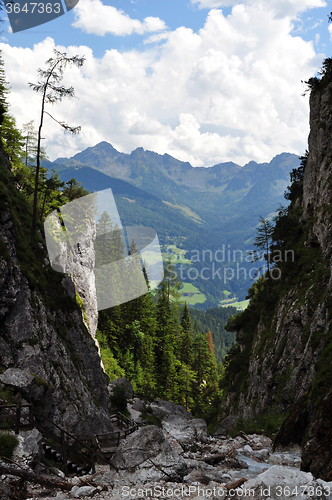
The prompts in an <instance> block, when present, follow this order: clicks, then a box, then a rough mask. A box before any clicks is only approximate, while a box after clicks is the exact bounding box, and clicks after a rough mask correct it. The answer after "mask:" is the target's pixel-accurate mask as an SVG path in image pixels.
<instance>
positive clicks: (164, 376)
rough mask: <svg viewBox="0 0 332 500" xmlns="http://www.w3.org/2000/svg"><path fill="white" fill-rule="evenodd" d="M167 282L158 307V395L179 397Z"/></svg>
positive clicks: (162, 286) (161, 286) (172, 320)
mask: <svg viewBox="0 0 332 500" xmlns="http://www.w3.org/2000/svg"><path fill="white" fill-rule="evenodd" d="M169 297H170V296H169V289H168V285H167V282H165V281H162V283H161V284H160V287H159V290H158V300H157V305H156V319H157V330H156V343H155V345H156V351H155V352H156V363H157V367H158V388H157V390H158V394H159V396H160V397H164V398H171V400H174V398H176V396H177V392H178V390H177V383H176V366H175V364H176V357H175V353H174V350H175V349H174V341H175V317H174V314H173V312H172V308H171V304H170V299H169Z"/></svg>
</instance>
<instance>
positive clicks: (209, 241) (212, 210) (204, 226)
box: [44, 142, 300, 307]
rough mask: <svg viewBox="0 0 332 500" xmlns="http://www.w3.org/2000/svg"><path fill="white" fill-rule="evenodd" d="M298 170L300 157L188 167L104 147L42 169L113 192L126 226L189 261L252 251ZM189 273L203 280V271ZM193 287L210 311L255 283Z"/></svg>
mask: <svg viewBox="0 0 332 500" xmlns="http://www.w3.org/2000/svg"><path fill="white" fill-rule="evenodd" d="M299 165H300V160H299V158H298V156H297V155H294V154H290V153H281V154H280V155H277V156H276V157H275V158H273V160H272V161H271V162H270V163H261V164H258V163H256V162H254V161H251V162H249V163H247V164H246V165H244V166H243V167H241V166H240V165H237V164H236V163H233V162H226V163H220V164H218V165H214V166H213V167H206V168H205V167H192V166H191V165H190V163H188V162H181V161H180V160H177V159H175V158H173V157H171V156H170V155H168V154H164V155H159V154H158V153H154V152H152V151H145V150H144V149H143V148H137V149H136V150H135V151H133V152H132V153H130V154H126V153H120V152H118V151H117V150H116V149H115V148H114V147H113V146H112V145H111V144H109V143H107V142H101V143H99V144H97V145H96V146H94V147H90V148H87V149H86V150H84V151H82V152H81V153H78V154H76V155H75V156H73V157H72V158H58V159H57V160H56V161H55V162H54V163H51V162H44V166H45V167H46V168H54V169H55V170H56V171H58V173H59V175H60V177H61V179H62V180H63V181H66V182H67V181H68V180H69V179H71V178H72V177H75V179H77V180H78V181H79V182H81V183H82V185H83V186H84V187H85V188H86V189H88V190H90V191H100V190H103V189H107V188H111V189H112V192H113V195H114V197H115V200H116V204H117V208H118V211H119V215H120V218H121V221H122V224H123V225H124V226H128V225H129V226H131V225H138V226H140V225H143V226H149V227H153V228H154V229H155V230H156V231H157V233H158V236H159V241H160V242H161V244H162V245H164V249H165V251H166V249H167V246H168V245H172V244H176V246H177V248H181V249H183V250H185V251H186V252H187V253H186V256H187V257H188V256H189V257H190V254H191V252H193V251H195V252H200V255H202V252H203V251H205V250H208V251H211V252H216V251H217V250H220V249H222V248H224V246H225V245H228V247H227V248H232V249H236V250H241V251H243V252H245V251H246V250H247V249H248V248H249V249H250V248H252V246H253V239H254V235H255V232H256V227H257V224H258V222H259V217H260V216H262V217H271V216H272V214H273V213H274V212H275V211H276V210H277V209H278V208H279V206H280V205H286V204H287V203H288V202H287V201H286V200H285V199H284V197H283V194H284V191H285V190H286V187H287V185H288V184H289V173H290V172H291V170H292V169H294V168H298V167H299ZM179 264H180V263H179ZM217 264H218V267H219V263H217ZM192 265H194V267H195V269H197V270H198V272H199V273H200V272H201V269H202V268H203V267H204V265H205V263H204V262H201V263H197V262H195V263H192ZM210 265H212V263H211V262H210ZM220 265H221V266H222V267H227V266H228V265H229V264H228V263H227V262H225V263H223V264H220ZM232 265H235V264H232ZM244 265H246V266H247V267H248V266H249V264H248V263H246V264H244ZM195 272H196V271H195V270H194V271H193V274H192V275H193V276H194V275H195ZM184 281H187V282H188V281H189V282H191V279H190V278H188V277H187V278H185V279H184ZM224 281H225V280H224ZM194 282H195V286H196V287H198V289H199V290H200V291H201V292H202V293H204V294H205V296H206V297H207V301H206V304H205V305H206V306H208V307H213V306H216V305H218V304H219V301H220V300H221V299H222V298H223V290H224V289H225V290H228V291H231V292H232V293H233V294H234V296H236V297H238V298H244V297H245V295H246V291H247V289H248V287H249V286H251V284H252V279H249V278H243V279H242V278H241V277H240V278H239V279H234V280H233V281H229V282H227V283H225V282H221V280H218V279H215V278H214V279H211V280H205V278H202V277H201V275H200V276H199V277H198V278H197V279H195V280H194Z"/></svg>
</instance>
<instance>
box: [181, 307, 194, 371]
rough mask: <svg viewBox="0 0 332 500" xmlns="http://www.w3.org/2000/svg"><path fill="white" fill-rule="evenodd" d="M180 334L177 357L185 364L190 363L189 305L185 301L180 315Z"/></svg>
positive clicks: (190, 329)
mask: <svg viewBox="0 0 332 500" xmlns="http://www.w3.org/2000/svg"><path fill="white" fill-rule="evenodd" d="M180 324H181V335H180V340H179V348H178V358H179V360H180V361H181V363H185V364H186V365H187V366H191V364H192V344H193V343H192V328H191V318H190V313H189V307H188V306H187V302H185V304H184V307H183V312H182V316H181V321H180Z"/></svg>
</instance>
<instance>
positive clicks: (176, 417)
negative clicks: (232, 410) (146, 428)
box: [150, 399, 207, 443]
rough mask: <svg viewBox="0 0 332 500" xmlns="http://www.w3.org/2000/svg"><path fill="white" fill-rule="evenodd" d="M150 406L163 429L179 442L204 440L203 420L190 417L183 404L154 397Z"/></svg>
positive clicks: (205, 429) (204, 425)
mask: <svg viewBox="0 0 332 500" xmlns="http://www.w3.org/2000/svg"><path fill="white" fill-rule="evenodd" d="M150 406H151V409H152V411H153V413H154V414H155V415H156V416H157V417H158V418H160V419H161V421H162V427H163V429H164V430H165V431H166V432H167V433H169V434H170V435H171V436H172V437H173V438H174V439H176V440H177V441H178V442H179V443H191V442H193V441H206V439H207V425H206V422H205V420H203V419H201V418H192V415H191V413H190V412H189V411H187V410H186V409H185V408H184V407H183V406H181V405H178V404H176V403H172V402H170V401H162V400H160V399H156V400H155V401H154V402H153V403H151V405H150Z"/></svg>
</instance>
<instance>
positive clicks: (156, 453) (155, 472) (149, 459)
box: [111, 425, 188, 483]
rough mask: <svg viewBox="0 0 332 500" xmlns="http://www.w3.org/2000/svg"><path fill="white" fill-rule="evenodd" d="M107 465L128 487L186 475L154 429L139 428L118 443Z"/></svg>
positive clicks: (175, 455)
mask: <svg viewBox="0 0 332 500" xmlns="http://www.w3.org/2000/svg"><path fill="white" fill-rule="evenodd" d="M111 465H112V466H113V467H115V468H117V469H118V471H119V473H120V476H123V475H125V477H126V478H127V479H128V482H130V483H135V482H137V481H158V480H160V479H162V478H164V479H165V478H167V479H170V478H172V479H177V480H178V479H180V478H181V477H183V476H184V475H185V474H186V473H188V470H187V466H186V464H185V462H184V460H183V459H182V458H181V457H180V456H179V455H178V454H177V453H176V452H175V451H174V450H173V448H172V447H171V445H170V443H169V442H168V440H167V439H166V438H165V434H164V432H163V431H162V429H160V428H159V427H157V426H155V425H148V426H146V427H142V428H141V429H139V430H138V431H136V432H134V433H133V434H131V435H130V436H128V437H127V439H125V440H124V441H122V443H121V444H120V446H119V447H118V449H117V450H116V452H115V455H114V457H113V458H112V460H111Z"/></svg>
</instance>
